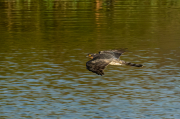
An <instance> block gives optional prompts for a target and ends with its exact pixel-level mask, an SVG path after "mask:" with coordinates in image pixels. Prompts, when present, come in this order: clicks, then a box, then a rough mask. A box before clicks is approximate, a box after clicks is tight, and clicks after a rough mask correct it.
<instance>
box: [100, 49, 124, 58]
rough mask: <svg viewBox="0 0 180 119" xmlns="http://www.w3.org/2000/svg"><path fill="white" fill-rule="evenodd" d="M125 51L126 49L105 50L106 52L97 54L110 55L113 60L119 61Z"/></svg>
mask: <svg viewBox="0 0 180 119" xmlns="http://www.w3.org/2000/svg"><path fill="white" fill-rule="evenodd" d="M126 51H127V49H117V50H106V51H100V52H99V54H111V55H113V56H114V57H115V58H117V59H119V57H120V56H121V55H122V54H123V53H124V52H126Z"/></svg>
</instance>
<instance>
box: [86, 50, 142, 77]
mask: <svg viewBox="0 0 180 119" xmlns="http://www.w3.org/2000/svg"><path fill="white" fill-rule="evenodd" d="M125 51H126V49H118V50H107V51H100V52H99V54H88V56H87V57H89V58H90V59H91V60H90V61H88V62H87V63H86V68H87V69H88V70H89V71H92V72H93V73H96V74H98V75H101V76H102V75H104V69H105V68H106V67H107V66H108V65H109V64H110V65H129V66H135V67H142V66H143V65H142V64H134V63H130V62H125V61H123V60H120V59H119V57H120V56H121V54H123V53H124V52H125Z"/></svg>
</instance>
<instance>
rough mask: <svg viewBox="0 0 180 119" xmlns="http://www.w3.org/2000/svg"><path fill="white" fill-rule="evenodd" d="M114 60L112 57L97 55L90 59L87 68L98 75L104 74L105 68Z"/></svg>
mask: <svg viewBox="0 0 180 119" xmlns="http://www.w3.org/2000/svg"><path fill="white" fill-rule="evenodd" d="M111 61H112V59H110V58H109V59H104V57H102V56H101V55H100V56H98V57H95V58H94V59H92V60H90V61H88V62H87V63H86V68H87V69H88V70H89V71H92V72H93V73H96V74H98V75H101V76H102V75H104V71H103V70H104V69H105V68H106V67H107V66H108V64H109V63H110V62H111Z"/></svg>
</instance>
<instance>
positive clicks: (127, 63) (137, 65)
mask: <svg viewBox="0 0 180 119" xmlns="http://www.w3.org/2000/svg"><path fill="white" fill-rule="evenodd" d="M125 64H126V65H128V66H134V67H143V65H142V64H134V63H131V62H126V63H125Z"/></svg>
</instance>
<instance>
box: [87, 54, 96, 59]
mask: <svg viewBox="0 0 180 119" xmlns="http://www.w3.org/2000/svg"><path fill="white" fill-rule="evenodd" d="M96 55H97V54H88V55H87V56H86V57H88V58H90V59H93V58H94V57H95V56H96Z"/></svg>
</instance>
